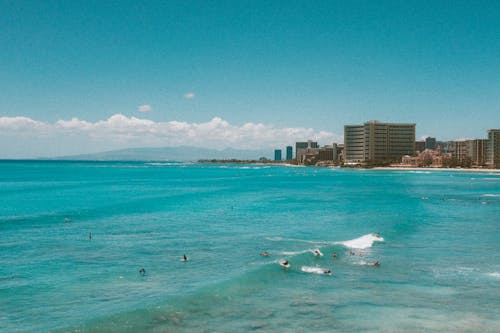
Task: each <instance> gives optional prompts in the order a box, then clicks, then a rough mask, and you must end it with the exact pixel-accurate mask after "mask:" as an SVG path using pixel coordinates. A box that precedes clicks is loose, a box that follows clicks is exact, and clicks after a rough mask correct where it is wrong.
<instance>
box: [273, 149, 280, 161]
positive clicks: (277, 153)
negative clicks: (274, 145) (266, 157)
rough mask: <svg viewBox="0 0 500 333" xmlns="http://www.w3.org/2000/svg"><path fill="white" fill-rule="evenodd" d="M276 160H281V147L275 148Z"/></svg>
mask: <svg viewBox="0 0 500 333" xmlns="http://www.w3.org/2000/svg"><path fill="white" fill-rule="evenodd" d="M274 160H275V161H281V149H275V150H274Z"/></svg>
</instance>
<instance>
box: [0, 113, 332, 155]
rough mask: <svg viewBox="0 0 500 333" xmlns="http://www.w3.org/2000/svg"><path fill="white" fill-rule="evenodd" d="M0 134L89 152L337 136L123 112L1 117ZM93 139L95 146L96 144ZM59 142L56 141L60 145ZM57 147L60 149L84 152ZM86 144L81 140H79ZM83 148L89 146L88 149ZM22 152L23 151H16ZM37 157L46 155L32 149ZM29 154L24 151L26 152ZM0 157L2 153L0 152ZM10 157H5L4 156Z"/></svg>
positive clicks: (268, 145)
mask: <svg viewBox="0 0 500 333" xmlns="http://www.w3.org/2000/svg"><path fill="white" fill-rule="evenodd" d="M0 133H1V134H0V139H1V138H2V137H3V138H4V139H5V138H10V139H14V138H22V139H23V140H24V141H25V142H30V141H32V143H33V145H35V146H36V143H37V141H38V140H39V139H45V140H50V139H57V140H61V139H64V141H67V142H68V145H70V144H71V141H72V139H74V140H76V139H78V140H76V141H79V142H82V141H84V142H87V143H88V142H92V146H93V147H94V149H93V150H94V151H103V150H107V149H119V148H129V147H160V146H161V147H168V146H193V147H202V148H212V149H224V148H229V147H231V148H235V149H252V150H256V149H272V148H284V146H287V145H294V143H295V142H296V141H303V140H307V139H311V140H315V141H318V142H320V143H322V144H329V143H332V142H340V141H341V140H342V138H341V136H339V135H337V134H334V133H332V132H327V131H315V130H314V129H312V128H300V127H299V128H293V127H291V128H275V127H274V126H272V125H265V124H262V123H245V124H243V125H232V124H230V123H229V122H227V121H225V120H223V119H221V118H219V117H214V118H212V119H211V120H210V121H208V122H204V123H188V122H182V121H166V122H155V121H152V120H149V119H141V118H136V117H127V116H125V115H123V114H115V115H113V116H111V117H109V118H108V119H106V120H99V121H96V122H89V121H85V120H81V119H78V118H72V119H70V120H58V121H56V122H55V123H48V122H43V121H38V120H34V119H31V118H28V117H20V116H18V117H0ZM96 144H97V145H99V149H96V148H95V147H96ZM60 145H61V144H60ZM62 145H63V146H62V147H61V146H60V148H59V152H58V153H59V154H66V153H69V152H71V153H85V152H87V151H83V150H82V151H75V147H74V145H73V147H72V149H65V147H64V144H62ZM83 146H85V145H83ZM87 150H88V149H87ZM19 153H22V152H19ZM30 153H35V154H38V155H39V156H47V155H46V154H41V155H40V153H39V152H36V149H35V151H33V152H30ZM25 155H26V156H29V155H30V154H28V152H26V154H25ZM0 157H1V156H0ZM3 157H9V156H3Z"/></svg>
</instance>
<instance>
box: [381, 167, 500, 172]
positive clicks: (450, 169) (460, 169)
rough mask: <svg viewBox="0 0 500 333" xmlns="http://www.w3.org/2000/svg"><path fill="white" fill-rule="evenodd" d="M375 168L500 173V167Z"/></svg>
mask: <svg viewBox="0 0 500 333" xmlns="http://www.w3.org/2000/svg"><path fill="white" fill-rule="evenodd" d="M373 169H374V170H409V171H458V172H483V173H500V169H480V168H415V167H403V166H401V167H375V168H373Z"/></svg>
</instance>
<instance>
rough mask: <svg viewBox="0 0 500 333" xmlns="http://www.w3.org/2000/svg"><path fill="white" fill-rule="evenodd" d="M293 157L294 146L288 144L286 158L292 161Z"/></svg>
mask: <svg viewBox="0 0 500 333" xmlns="http://www.w3.org/2000/svg"><path fill="white" fill-rule="evenodd" d="M291 159H293V147H292V146H287V147H286V160H287V161H290V160H291Z"/></svg>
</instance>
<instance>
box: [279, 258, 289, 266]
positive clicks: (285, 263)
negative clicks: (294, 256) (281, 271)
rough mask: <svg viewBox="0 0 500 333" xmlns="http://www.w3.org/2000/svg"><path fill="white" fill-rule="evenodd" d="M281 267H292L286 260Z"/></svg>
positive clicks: (281, 263)
mask: <svg viewBox="0 0 500 333" xmlns="http://www.w3.org/2000/svg"><path fill="white" fill-rule="evenodd" d="M280 265H281V266H282V267H285V268H288V267H290V263H289V262H288V260H285V261H283V262H280Z"/></svg>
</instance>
